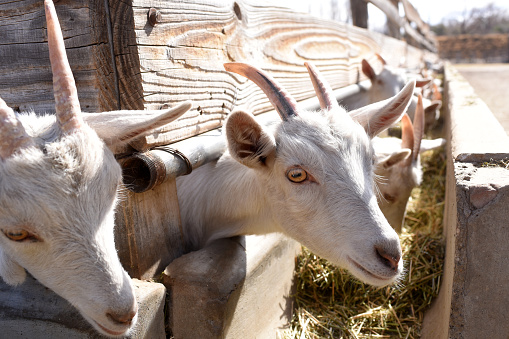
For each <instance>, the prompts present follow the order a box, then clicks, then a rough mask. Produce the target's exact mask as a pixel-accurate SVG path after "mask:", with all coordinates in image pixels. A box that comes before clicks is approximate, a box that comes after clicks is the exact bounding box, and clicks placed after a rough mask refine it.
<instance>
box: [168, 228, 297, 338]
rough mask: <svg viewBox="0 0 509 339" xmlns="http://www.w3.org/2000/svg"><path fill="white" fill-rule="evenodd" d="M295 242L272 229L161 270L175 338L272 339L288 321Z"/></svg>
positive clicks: (226, 242) (205, 250)
mask: <svg viewBox="0 0 509 339" xmlns="http://www.w3.org/2000/svg"><path fill="white" fill-rule="evenodd" d="M300 248H301V247H300V245H299V244H298V243H297V242H296V241H294V240H292V239H290V238H288V237H286V236H284V235H282V234H278V233H273V234H268V235H263V236H253V235H252V236H246V237H235V238H230V239H220V240H217V241H215V242H213V243H212V244H210V245H209V246H207V247H205V248H203V249H201V250H199V251H196V252H191V253H189V254H186V255H183V256H182V257H180V258H178V259H176V260H174V261H173V262H172V263H171V264H170V265H169V266H168V267H167V268H166V270H165V272H164V278H163V280H164V284H165V285H166V287H167V288H168V291H169V300H168V324H169V327H170V332H171V333H170V334H171V335H172V336H173V337H174V338H175V339H179V338H208V339H212V338H232V339H233V338H246V339H248V338H276V336H277V332H278V331H279V330H280V329H282V328H285V327H287V326H288V325H289V321H290V319H291V314H292V305H293V301H292V287H293V272H294V269H295V257H296V255H297V254H298V253H299V251H300Z"/></svg>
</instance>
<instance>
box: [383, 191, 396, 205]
mask: <svg viewBox="0 0 509 339" xmlns="http://www.w3.org/2000/svg"><path fill="white" fill-rule="evenodd" d="M384 199H385V200H387V202H391V203H392V202H395V201H396V197H395V196H393V195H390V194H388V193H384Z"/></svg>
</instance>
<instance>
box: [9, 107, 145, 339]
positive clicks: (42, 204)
mask: <svg viewBox="0 0 509 339" xmlns="http://www.w3.org/2000/svg"><path fill="white" fill-rule="evenodd" d="M31 118H32V119H33V123H41V120H43V119H36V118H35V117H34V116H32V117H31ZM44 120H46V121H47V120H49V119H44ZM25 126H27V124H25ZM53 126H55V124H53ZM27 132H28V133H29V134H30V128H27ZM39 137H43V138H44V136H41V135H39ZM0 173H1V174H0V230H1V232H0V275H1V276H2V278H3V279H4V280H5V281H6V282H7V283H9V284H11V285H16V284H19V283H22V282H23V281H24V279H25V275H26V273H25V269H26V270H27V271H28V272H30V273H31V274H32V275H33V276H34V277H35V278H36V279H37V280H38V281H39V282H40V283H42V284H43V285H45V286H47V287H49V288H50V289H52V290H54V291H55V292H56V293H57V294H59V295H60V296H62V297H63V298H65V299H67V300H68V301H69V302H70V303H71V304H72V305H74V306H75V307H76V308H77V309H78V310H79V311H80V312H81V314H82V315H83V316H84V317H85V319H87V321H89V322H90V323H91V324H93V325H94V326H95V327H96V328H97V329H98V330H99V331H100V332H102V333H105V334H107V335H122V334H124V333H125V332H126V331H127V330H128V329H129V328H130V327H131V325H132V324H134V323H135V322H136V317H135V316H136V313H137V305H136V300H135V298H134V294H133V290H132V286H131V283H130V278H129V276H128V275H127V273H126V272H125V271H124V270H123V268H122V266H121V264H120V262H119V260H118V256H117V253H116V250H115V245H114V239H113V225H114V207H115V202H116V196H117V188H118V185H119V183H120V182H121V170H120V167H119V165H118V164H117V163H116V161H115V159H114V157H113V154H112V153H111V152H110V151H109V150H108V148H107V147H106V145H105V144H104V143H103V142H102V141H101V140H100V139H99V137H98V136H97V134H96V133H94V131H93V130H91V129H90V128H86V127H85V128H82V130H81V131H78V132H76V133H72V134H69V135H66V136H63V137H61V138H58V139H57V140H51V141H48V142H44V143H41V144H39V145H34V146H32V147H28V148H24V149H21V150H19V151H18V152H16V153H15V154H13V155H11V156H10V157H9V158H6V159H4V160H3V161H2V162H1V164H0Z"/></svg>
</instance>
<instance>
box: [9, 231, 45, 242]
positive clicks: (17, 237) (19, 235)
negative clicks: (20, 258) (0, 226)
mask: <svg viewBox="0 0 509 339" xmlns="http://www.w3.org/2000/svg"><path fill="white" fill-rule="evenodd" d="M4 234H5V236H6V237H7V238H9V239H11V240H12V241H18V242H21V241H27V240H31V241H38V239H37V237H36V236H35V235H33V234H31V233H29V232H28V231H25V230H16V231H4Z"/></svg>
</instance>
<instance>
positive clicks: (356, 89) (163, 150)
mask: <svg viewBox="0 0 509 339" xmlns="http://www.w3.org/2000/svg"><path fill="white" fill-rule="evenodd" d="M369 86H370V81H369V80H367V81H363V82H360V83H358V84H354V85H350V86H347V87H343V88H340V89H337V90H335V91H333V93H334V96H335V97H336V99H337V100H338V101H340V102H341V101H342V100H344V99H346V98H348V97H351V96H354V95H358V94H362V93H363V92H365V91H366V90H367V89H368V88H369ZM299 106H300V107H302V108H303V109H306V110H310V111H312V110H319V109H320V103H319V101H318V98H315V97H313V98H310V99H307V100H303V101H301V102H299ZM257 120H258V121H259V122H260V123H262V124H269V123H272V122H274V121H278V120H281V119H280V118H279V116H278V115H277V114H276V113H275V111H270V112H268V113H264V114H260V115H258V116H257ZM225 150H226V143H225V138H224V136H223V134H222V132H221V128H219V129H216V130H213V131H210V132H207V133H203V134H199V135H196V136H194V137H192V138H189V139H186V140H182V141H179V142H176V143H173V144H171V145H167V146H160V147H155V148H154V149H151V150H149V151H146V152H140V153H134V154H132V155H130V156H128V157H126V158H122V159H119V162H120V166H121V167H122V171H123V179H124V184H125V186H126V187H127V188H128V189H129V190H131V191H133V192H136V193H141V192H145V191H148V190H150V189H152V188H154V187H156V186H157V185H159V184H162V183H163V182H165V181H166V180H169V179H175V178H177V177H179V176H181V175H186V174H189V173H191V171H192V170H194V169H196V168H198V167H200V166H201V165H204V164H206V163H208V162H211V161H215V160H217V159H219V157H221V155H222V154H223V153H224V151H225Z"/></svg>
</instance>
